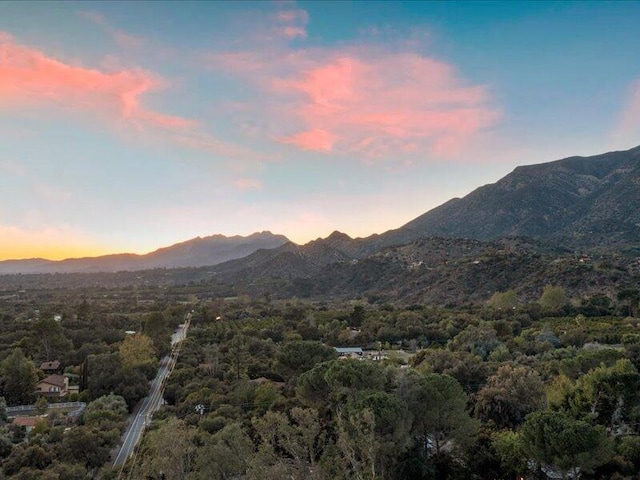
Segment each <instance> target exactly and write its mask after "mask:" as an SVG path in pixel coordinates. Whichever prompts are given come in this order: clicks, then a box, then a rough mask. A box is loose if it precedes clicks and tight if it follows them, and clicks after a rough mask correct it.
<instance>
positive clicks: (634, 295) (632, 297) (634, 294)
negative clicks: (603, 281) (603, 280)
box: [617, 288, 640, 317]
mask: <svg viewBox="0 0 640 480" xmlns="http://www.w3.org/2000/svg"><path fill="white" fill-rule="evenodd" d="M617 298H618V301H619V302H620V303H621V304H622V305H623V306H625V307H627V313H628V315H629V316H630V317H635V316H636V314H637V313H638V303H639V302H640V290H638V289H637V288H626V289H624V290H620V291H619V292H618V295H617Z"/></svg>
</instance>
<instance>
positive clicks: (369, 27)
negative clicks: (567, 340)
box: [0, 1, 640, 259]
mask: <svg viewBox="0 0 640 480" xmlns="http://www.w3.org/2000/svg"><path fill="white" fill-rule="evenodd" d="M639 25H640V2H610V3H597V2H585V3H569V2H558V3H554V2H532V3H527V2H523V3H515V2H487V3H483V2H459V3H458V2H437V3H435V2H434V3H430V2H364V1H359V2H337V1H332V2H298V3H294V2H256V3H251V2H228V3H226V2H194V3H190V2H159V3H153V2H105V3H100V2H83V3H71V2H69V3H57V2H56V3H53V2H50V3H49V2H47V3H45V2H0V202H1V205H2V206H1V208H0V259H8V258H30V257H45V258H51V259H60V258H66V257H77V256H87V255H97V254H105V253H114V252H136V253H146V252H149V251H151V250H154V249H156V248H158V247H162V246H167V245H170V244H173V243H176V242H179V241H184V240H187V239H189V238H192V237H195V236H206V235H212V234H215V233H222V234H225V235H235V234H241V235H246V234H250V233H252V232H255V231H261V230H271V231H272V232H274V233H281V234H284V235H286V236H288V237H289V238H290V239H291V240H293V241H295V242H298V243H304V242H306V241H309V240H311V239H314V238H317V237H319V236H326V235H328V234H329V233H331V232H332V231H333V230H340V231H343V232H345V233H348V234H349V235H351V236H366V235H370V234H372V233H381V232H383V231H385V230H388V229H391V228H397V227H399V226H401V225H402V224H404V223H406V222H407V221H409V220H411V219H413V218H415V217H416V216H418V215H420V214H422V213H424V212H426V211H427V210H429V209H431V208H433V207H435V206H437V205H439V204H441V203H443V202H445V201H446V200H448V199H450V198H452V197H455V196H463V195H466V194H467V193H469V192H470V191H472V190H473V189H475V188H476V187H478V186H480V185H484V184H486V183H492V182H495V181H496V180H497V179H499V178H500V177H502V176H504V175H505V174H507V173H509V172H510V171H511V170H513V168H515V167H516V166H517V165H524V164H531V163H540V162H546V161H551V160H555V159H559V158H562V157H566V156H569V155H574V154H576V155H591V154H597V153H602V152H605V151H609V150H623V149H628V148H631V147H633V146H637V145H638V144H640V28H639Z"/></svg>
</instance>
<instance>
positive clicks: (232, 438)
mask: <svg viewBox="0 0 640 480" xmlns="http://www.w3.org/2000/svg"><path fill="white" fill-rule="evenodd" d="M254 450H255V447H254V445H253V442H252V441H251V438H250V437H249V435H248V434H247V432H246V431H245V430H244V429H243V428H242V425H241V424H239V423H232V424H230V425H227V426H225V427H224V428H223V429H222V430H220V431H219V432H217V433H216V434H215V435H213V436H211V438H209V439H208V441H207V442H206V443H205V444H204V445H203V446H202V447H200V448H198V451H197V454H196V468H195V471H196V478H198V479H199V480H226V479H230V478H236V477H238V478H240V477H242V476H244V475H246V473H247V469H248V468H249V460H250V459H251V457H252V455H253V454H254Z"/></svg>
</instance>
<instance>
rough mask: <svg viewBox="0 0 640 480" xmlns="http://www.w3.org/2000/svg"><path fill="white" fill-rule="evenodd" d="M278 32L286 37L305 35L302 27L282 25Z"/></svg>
mask: <svg viewBox="0 0 640 480" xmlns="http://www.w3.org/2000/svg"><path fill="white" fill-rule="evenodd" d="M280 32H281V33H282V35H284V36H285V37H287V38H306V37H307V31H306V30H305V29H304V28H303V27H284V28H283V29H282V30H280Z"/></svg>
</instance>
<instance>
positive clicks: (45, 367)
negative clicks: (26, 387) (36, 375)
mask: <svg viewBox="0 0 640 480" xmlns="http://www.w3.org/2000/svg"><path fill="white" fill-rule="evenodd" d="M40 370H42V371H43V372H44V373H46V374H47V375H55V374H59V373H60V372H61V370H60V362H59V361H58V360H54V361H52V362H42V365H40Z"/></svg>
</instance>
